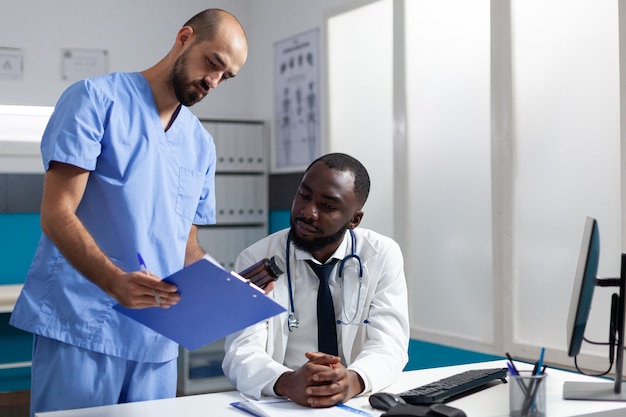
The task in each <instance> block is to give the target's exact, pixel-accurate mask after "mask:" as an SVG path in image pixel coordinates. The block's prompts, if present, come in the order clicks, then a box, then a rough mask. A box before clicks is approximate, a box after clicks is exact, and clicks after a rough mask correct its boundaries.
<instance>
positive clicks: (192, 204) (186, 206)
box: [176, 168, 204, 221]
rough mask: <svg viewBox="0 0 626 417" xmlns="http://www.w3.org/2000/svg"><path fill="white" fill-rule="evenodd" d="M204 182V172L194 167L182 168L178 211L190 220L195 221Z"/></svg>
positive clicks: (179, 177)
mask: <svg viewBox="0 0 626 417" xmlns="http://www.w3.org/2000/svg"><path fill="white" fill-rule="evenodd" d="M203 184H204V174H203V173H201V172H198V171H194V170H193V169H187V168H180V170H179V172H178V197H177V198H176V213H178V214H179V215H181V216H183V217H184V218H185V219H187V220H189V221H193V219H194V217H195V215H196V210H197V208H198V203H199V202H200V195H201V193H202V185H203Z"/></svg>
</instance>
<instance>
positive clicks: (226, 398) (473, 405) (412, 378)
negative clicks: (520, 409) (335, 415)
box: [36, 361, 626, 417]
mask: <svg viewBox="0 0 626 417" xmlns="http://www.w3.org/2000/svg"><path fill="white" fill-rule="evenodd" d="M518 365H519V366H518V368H520V369H526V368H525V366H524V365H523V364H518ZM496 367H506V362H505V361H493V362H481V363H477V364H470V365H458V366H449V367H442V368H433V369H424V370H418V371H409V372H405V373H403V374H402V377H401V378H400V380H399V381H398V382H396V383H395V384H394V385H392V386H391V387H389V389H387V390H386V391H389V392H400V391H404V390H406V389H409V388H412V387H415V386H418V385H422V384H426V383H428V382H432V381H434V380H437V379H441V378H445V377H447V376H450V375H452V374H455V373H457V372H461V371H464V370H466V369H472V368H496ZM529 369H530V368H529ZM546 372H547V373H548V379H547V382H548V385H547V392H546V394H547V403H548V410H547V411H548V415H549V416H550V417H565V416H568V417H569V416H577V415H581V414H586V413H592V412H597V411H604V410H614V409H618V408H625V407H626V403H622V402H591V401H571V400H563V399H562V390H563V382H564V381H596V380H597V381H599V380H598V379H597V378H592V377H586V376H583V375H579V374H576V373H571V372H564V371H558V370H555V369H548V371H546ZM239 400H241V396H240V395H239V393H237V392H235V391H229V392H221V393H215V394H203V395H192V396H187V397H178V398H172V399H167V400H157V401H145V402H137V403H129V404H118V405H111V406H105V407H93V408H84V409H80V410H69V411H54V412H48V413H37V414H36V416H38V417H145V416H150V417H161V416H162V417H206V416H211V417H222V416H233V417H237V416H239V417H245V416H246V415H248V414H246V413H244V412H243V411H239V410H237V409H235V408H233V407H231V406H230V405H229V404H230V403H231V402H233V401H239ZM348 404H349V405H351V406H354V407H359V408H362V409H363V410H366V411H369V412H371V413H372V415H373V416H378V415H380V414H382V412H381V411H378V410H374V409H373V408H371V407H370V405H369V402H368V399H367V396H365V397H359V398H354V399H352V400H350V401H349V402H348ZM448 404H449V405H451V406H453V407H457V408H460V409H462V410H463V411H465V413H466V414H467V416H468V417H506V416H508V415H509V391H508V384H498V385H495V386H492V387H490V388H487V389H485V390H483V391H480V392H477V393H474V394H471V395H469V396H467V397H464V398H461V399H459V400H456V401H453V402H450V403H448ZM624 415H625V416H626V412H625V413H624Z"/></svg>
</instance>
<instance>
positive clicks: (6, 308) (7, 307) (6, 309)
mask: <svg viewBox="0 0 626 417" xmlns="http://www.w3.org/2000/svg"><path fill="white" fill-rule="evenodd" d="M20 291H22V284H15V285H0V313H10V312H12V311H13V307H15V301H16V300H17V297H18V296H19V295H20Z"/></svg>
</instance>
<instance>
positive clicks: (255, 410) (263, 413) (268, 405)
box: [230, 398, 371, 417]
mask: <svg viewBox="0 0 626 417" xmlns="http://www.w3.org/2000/svg"><path fill="white" fill-rule="evenodd" d="M230 405H232V406H233V407H235V408H239V409H240V410H243V411H245V412H247V413H249V414H252V415H254V416H257V417H281V416H283V417H298V416H303V417H307V416H324V417H350V416H352V417H354V416H365V417H367V416H371V414H370V413H368V412H367V411H364V410H360V409H358V408H354V407H350V406H347V405H345V404H338V405H336V406H334V407H330V408H310V407H304V406H302V405H298V404H296V403H294V402H292V401H291V400H288V399H283V398H273V399H268V400H259V401H254V400H251V401H238V402H234V403H230Z"/></svg>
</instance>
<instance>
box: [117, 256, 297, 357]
mask: <svg viewBox="0 0 626 417" xmlns="http://www.w3.org/2000/svg"><path fill="white" fill-rule="evenodd" d="M164 281H167V282H170V283H172V284H174V285H176V286H177V287H178V292H179V293H180V295H181V298H180V301H179V302H178V304H176V305H174V306H171V307H170V308H159V307H150V308H144V309H131V308H126V307H123V306H121V305H119V304H116V305H115V306H113V308H114V309H115V310H117V311H119V312H120V313H122V314H125V315H126V316H128V317H130V318H131V319H133V320H136V321H138V322H139V323H142V324H143V325H145V326H147V327H150V328H151V329H153V330H154V331H156V332H158V333H160V334H162V335H163V336H165V337H167V338H169V339H171V340H173V341H175V342H177V343H178V344H179V345H181V346H183V347H184V348H186V349H188V350H195V349H197V348H199V347H202V346H204V345H207V344H209V343H211V342H214V341H216V340H219V339H221V338H223V337H225V336H227V335H229V334H231V333H234V332H236V331H238V330H241V329H243V328H245V327H248V326H250V325H253V324H255V323H257V322H259V321H261V320H265V319H267V318H269V317H272V316H275V315H276V314H280V313H282V312H284V311H286V310H285V308H284V307H282V306H281V305H280V304H278V303H276V302H275V301H274V300H272V299H271V298H269V297H267V296H266V295H265V294H264V293H263V291H261V290H260V289H259V288H258V287H256V286H254V285H251V284H249V283H248V282H247V281H246V280H245V279H244V278H242V277H240V276H239V275H237V274H236V273H233V272H228V271H226V270H225V269H224V268H222V267H221V266H220V265H218V264H217V263H216V262H215V261H213V260H212V258H210V257H208V256H207V257H204V258H202V259H200V260H199V261H197V262H194V263H193V264H191V265H189V266H187V267H185V268H183V269H181V270H180V271H178V272H175V273H174V274H172V275H170V276H169V277H167V278H164Z"/></svg>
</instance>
